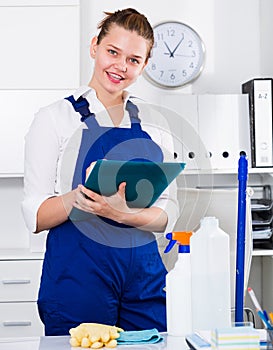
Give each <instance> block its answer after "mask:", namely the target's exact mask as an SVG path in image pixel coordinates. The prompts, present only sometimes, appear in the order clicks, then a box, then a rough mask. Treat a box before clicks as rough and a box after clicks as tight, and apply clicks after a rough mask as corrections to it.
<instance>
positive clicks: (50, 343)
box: [0, 334, 189, 350]
mask: <svg viewBox="0 0 273 350" xmlns="http://www.w3.org/2000/svg"><path fill="white" fill-rule="evenodd" d="M163 337H164V340H163V341H162V342H160V343H157V344H140V345H119V346H118V347H117V348H115V349H117V350H140V349H141V350H163V349H164V350H185V349H189V348H188V347H187V345H186V343H185V341H184V338H182V337H171V336H167V335H165V334H163ZM69 338H70V337H69V336H58V337H28V338H0V350H80V349H83V348H72V347H71V346H70V344H69ZM102 349H106V350H108V349H109V348H102Z"/></svg>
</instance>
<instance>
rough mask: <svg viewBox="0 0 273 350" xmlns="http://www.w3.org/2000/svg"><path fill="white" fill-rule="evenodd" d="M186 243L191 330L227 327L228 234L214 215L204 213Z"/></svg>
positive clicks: (228, 284)
mask: <svg viewBox="0 0 273 350" xmlns="http://www.w3.org/2000/svg"><path fill="white" fill-rule="evenodd" d="M190 244H191V266H192V327H193V331H196V330H211V329H215V328H222V327H223V328H225V327H230V326H231V294H230V249H229V235H228V234H227V233H225V232H224V231H223V230H222V229H220V228H219V221H218V219H216V218H215V217H205V218H203V219H202V220H201V225H200V229H199V230H197V231H196V232H195V233H194V234H193V235H192V237H191V240H190Z"/></svg>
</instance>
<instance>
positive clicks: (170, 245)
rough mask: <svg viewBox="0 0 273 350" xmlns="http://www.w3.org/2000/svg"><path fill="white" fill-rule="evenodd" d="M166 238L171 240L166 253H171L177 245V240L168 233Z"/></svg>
mask: <svg viewBox="0 0 273 350" xmlns="http://www.w3.org/2000/svg"><path fill="white" fill-rule="evenodd" d="M166 238H167V239H169V240H170V242H169V244H168V245H167V247H166V248H165V250H164V253H169V251H171V250H172V248H173V246H174V245H175V244H176V242H177V241H176V240H174V239H173V234H172V233H167V234H166Z"/></svg>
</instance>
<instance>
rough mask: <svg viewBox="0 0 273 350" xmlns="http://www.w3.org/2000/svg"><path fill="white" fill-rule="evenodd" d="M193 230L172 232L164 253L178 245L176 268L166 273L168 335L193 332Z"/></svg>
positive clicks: (182, 334)
mask: <svg viewBox="0 0 273 350" xmlns="http://www.w3.org/2000/svg"><path fill="white" fill-rule="evenodd" d="M191 235H192V232H172V233H168V234H167V235H166V238H167V239H169V240H170V243H169V245H168V246H167V247H166V249H165V252H164V253H168V252H169V251H170V250H171V249H172V248H173V246H174V245H175V244H177V245H178V259H177V261H176V263H175V266H174V268H173V269H172V270H171V271H170V272H169V273H168V274H167V275H166V309H167V331H168V335H173V336H185V335H186V334H190V333H191V332H192V315H191V256H190V237H191Z"/></svg>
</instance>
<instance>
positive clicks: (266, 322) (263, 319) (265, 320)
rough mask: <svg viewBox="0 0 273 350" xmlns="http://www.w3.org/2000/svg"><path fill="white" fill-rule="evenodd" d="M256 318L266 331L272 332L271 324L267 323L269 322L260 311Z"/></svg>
mask: <svg viewBox="0 0 273 350" xmlns="http://www.w3.org/2000/svg"><path fill="white" fill-rule="evenodd" d="M257 314H258V316H259V317H260V319H261V320H262V322H263V324H264V326H265V328H266V329H270V330H272V329H273V327H272V326H271V324H270V323H269V321H268V320H267V319H266V316H265V315H264V313H263V311H262V310H259V311H257Z"/></svg>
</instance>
